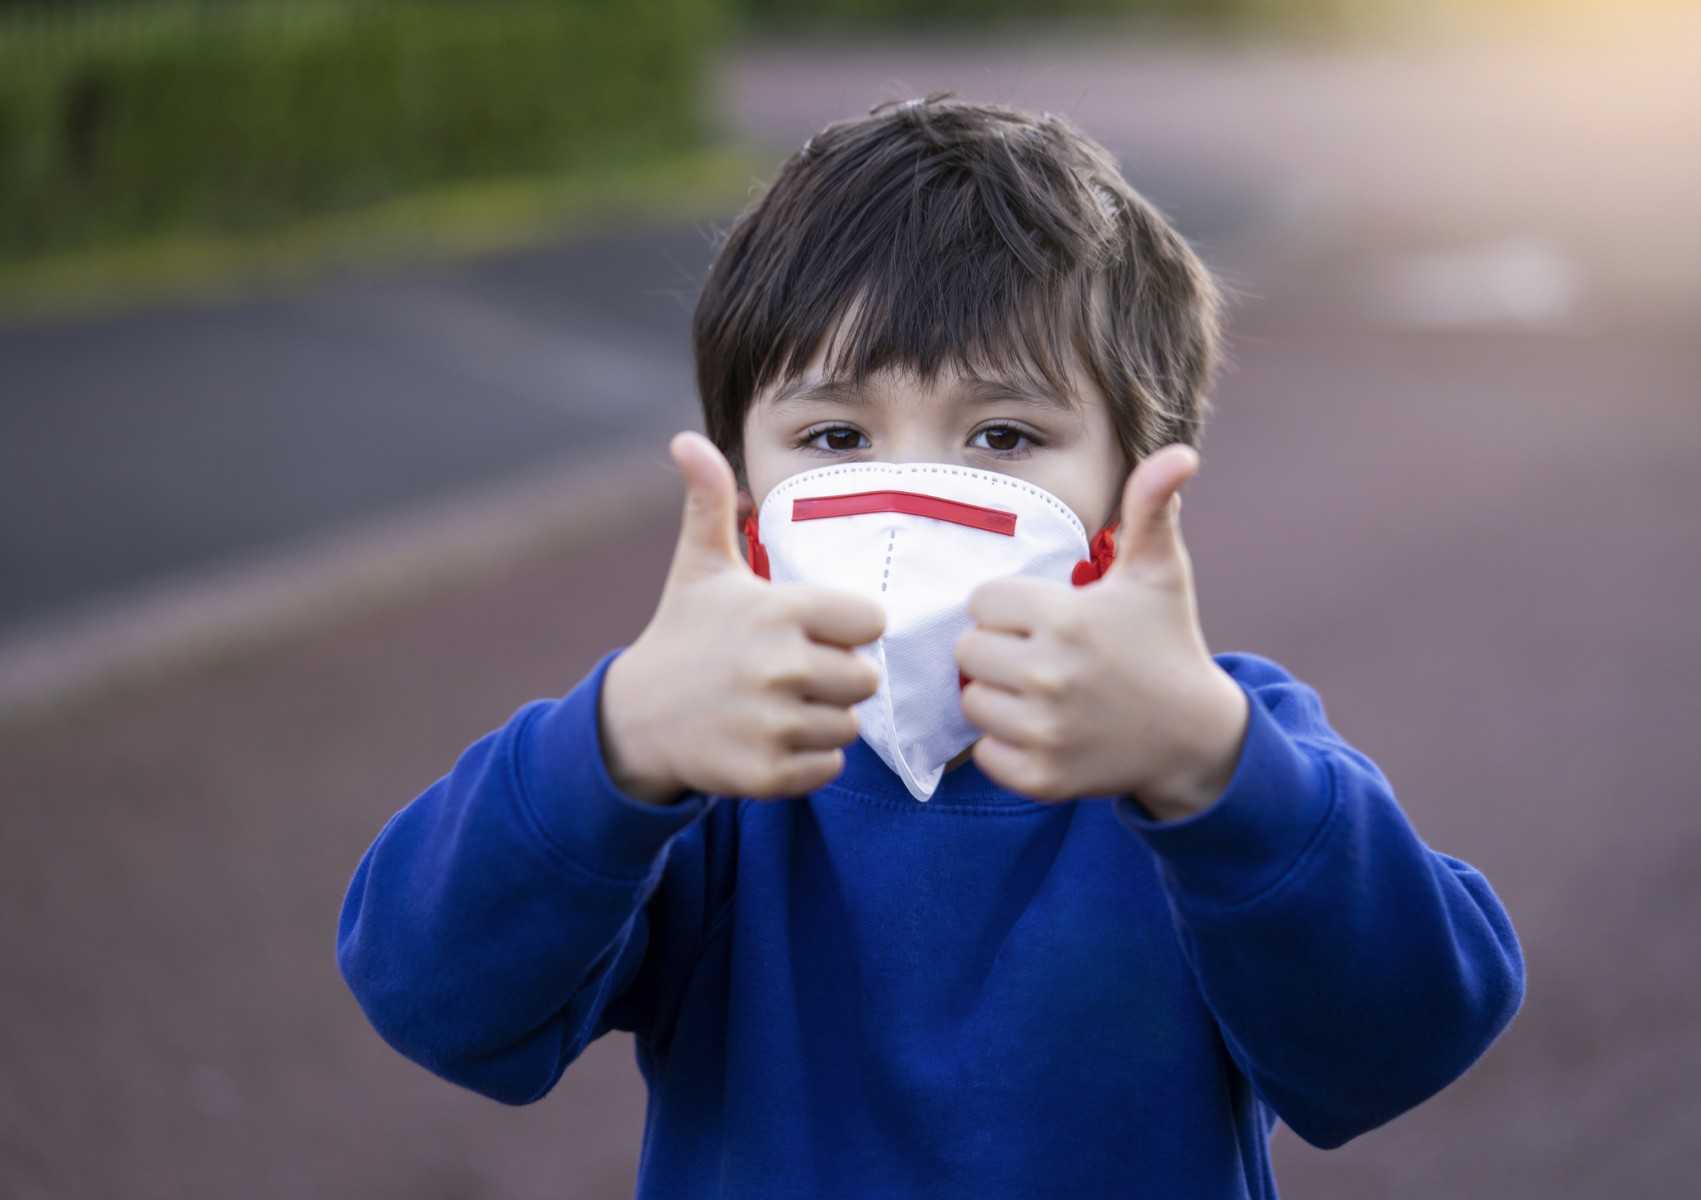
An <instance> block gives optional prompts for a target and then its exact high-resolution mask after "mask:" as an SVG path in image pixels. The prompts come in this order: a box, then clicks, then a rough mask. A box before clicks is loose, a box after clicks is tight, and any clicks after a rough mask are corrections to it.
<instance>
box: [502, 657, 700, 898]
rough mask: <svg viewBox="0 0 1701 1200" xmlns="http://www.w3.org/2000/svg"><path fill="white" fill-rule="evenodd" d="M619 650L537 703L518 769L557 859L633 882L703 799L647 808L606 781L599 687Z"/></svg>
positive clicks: (522, 738)
mask: <svg viewBox="0 0 1701 1200" xmlns="http://www.w3.org/2000/svg"><path fill="white" fill-rule="evenodd" d="M619 653H620V651H619V650H615V651H612V652H610V653H609V654H607V655H605V656H604V657H603V659H602V661H600V662H598V663H597V665H596V666H595V667H594V668H592V670H591V672H590V674H589V675H587V676H585V678H584V679H583V680H582V681H580V683H579V684H578V686H577V687H575V688H574V689H573V690H572V691H570V692H568V693H567V694H566V695H565V696H563V697H562V698H561V699H559V700H553V701H549V702H547V703H545V704H543V705H541V706H540V710H539V712H538V714H537V715H536V716H534V717H532V719H531V721H530V724H529V725H528V727H527V728H525V729H523V730H522V731H521V735H520V743H519V747H518V752H517V755H518V769H519V772H520V786H521V790H522V791H523V793H524V796H525V799H526V802H527V803H528V804H529V805H530V806H531V809H532V812H533V814H534V815H535V816H536V817H537V820H538V823H539V824H540V825H541V826H542V827H543V831H544V835H545V836H546V837H547V838H548V839H549V841H550V842H551V843H552V844H553V845H554V846H555V848H556V849H557V850H558V851H560V852H561V854H563V855H564V856H565V857H566V858H568V859H570V860H571V861H572V862H573V863H574V864H575V865H576V866H578V867H580V868H582V869H584V870H586V871H589V872H591V873H592V874H596V875H601V876H605V877H607V878H613V879H631V880H638V879H642V878H644V877H645V876H646V875H647V874H648V873H649V870H650V867H651V865H652V864H653V863H654V861H655V857H656V855H657V854H659V853H660V852H661V849H662V847H663V846H665V845H666V844H667V841H668V839H669V838H671V837H673V835H674V834H676V833H678V832H679V831H680V830H681V829H683V828H685V827H686V826H687V825H689V824H690V823H691V822H692V820H693V819H695V818H696V816H697V814H699V813H700V812H702V811H703V809H704V808H706V807H707V806H708V803H709V801H708V798H707V797H705V796H703V795H701V794H700V793H697V792H689V793H687V794H686V795H684V796H682V797H680V799H679V800H678V801H677V802H676V803H674V804H667V805H661V804H646V803H644V802H643V801H641V800H635V799H633V798H632V797H631V796H628V795H627V794H626V793H625V792H622V791H621V790H620V789H619V788H618V787H616V786H615V783H614V780H613V779H611V778H610V777H609V774H608V764H607V763H605V762H604V761H603V756H602V734H601V725H600V714H601V699H602V682H603V677H604V676H605V675H606V674H607V673H608V666H609V664H610V663H611V662H613V661H614V659H615V657H616V656H617V655H619Z"/></svg>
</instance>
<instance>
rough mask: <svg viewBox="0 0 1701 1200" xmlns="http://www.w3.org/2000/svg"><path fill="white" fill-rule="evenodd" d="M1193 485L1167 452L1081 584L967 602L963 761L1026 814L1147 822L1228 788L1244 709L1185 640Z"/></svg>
mask: <svg viewBox="0 0 1701 1200" xmlns="http://www.w3.org/2000/svg"><path fill="white" fill-rule="evenodd" d="M1198 470H1199V456H1198V454H1197V453H1196V452H1195V451H1194V450H1193V449H1192V448H1191V447H1189V446H1185V445H1180V444H1176V445H1170V446H1165V447H1164V448H1163V449H1161V450H1158V451H1156V452H1154V453H1153V454H1151V455H1149V456H1147V457H1146V458H1145V459H1143V460H1141V462H1140V463H1139V465H1138V466H1137V467H1136V468H1135V470H1134V472H1133V474H1132V475H1130V476H1129V479H1128V482H1127V484H1126V486H1125V487H1124V489H1123V497H1122V514H1121V523H1120V526H1119V528H1118V530H1117V535H1116V541H1117V545H1116V558H1115V561H1114V562H1113V563H1112V564H1111V567H1110V569H1109V570H1108V571H1107V572H1105V574H1104V577H1103V578H1101V579H1100V580H1098V581H1097V582H1096V583H1091V584H1088V585H1086V586H1085V587H1080V588H1076V587H1071V586H1070V585H1069V584H1065V583H1055V582H1052V581H1050V580H1040V579H1031V578H1012V579H998V580H994V581H992V582H991V583H986V584H982V585H981V586H980V587H979V588H977V589H976V590H975V592H974V593H973V595H971V596H970V597H969V615H970V616H971V617H973V618H974V621H975V627H974V628H972V629H970V630H969V631H968V632H967V633H965V634H964V635H963V636H962V637H961V638H960V639H958V642H957V647H956V653H957V665H958V666H959V667H960V668H961V669H962V671H963V673H964V674H965V675H967V676H968V677H969V679H970V682H969V684H968V685H967V686H966V687H965V688H964V689H963V712H964V714H965V715H967V716H968V718H969V720H970V721H972V722H974V723H975V724H976V725H977V726H979V727H980V728H981V729H982V730H983V731H984V733H985V736H984V737H982V738H981V739H980V741H979V742H977V743H976V744H975V749H974V755H975V761H976V762H977V763H978V764H980V767H981V769H982V770H984V771H985V772H986V773H987V774H988V775H990V776H992V778H994V779H996V780H998V781H999V782H1000V783H1003V784H1004V785H1005V786H1006V787H1010V788H1014V789H1015V790H1016V791H1019V792H1024V793H1026V794H1027V795H1030V796H1032V797H1034V798H1036V799H1039V800H1067V799H1072V798H1074V797H1078V796H1096V795H1109V794H1132V795H1133V796H1134V797H1135V798H1136V799H1137V800H1138V801H1139V802H1140V803H1141V804H1142V805H1143V806H1144V807H1145V808H1146V809H1147V810H1148V811H1149V812H1150V813H1152V815H1153V816H1155V817H1157V818H1159V819H1161V820H1162V819H1176V818H1179V817H1183V816H1186V815H1188V814H1189V813H1191V812H1196V811H1198V810H1200V809H1202V808H1205V807H1206V806H1208V805H1209V804H1210V803H1211V802H1212V801H1213V800H1215V799H1216V797H1217V796H1219V795H1220V794H1221V793H1222V791H1223V790H1224V789H1225V788H1226V787H1227V786H1228V783H1229V781H1230V779H1231V778H1232V777H1233V772H1234V767H1235V764H1236V762H1237V760H1238V758H1239V752H1240V745H1241V739H1242V737H1243V735H1244V733H1245V730H1246V721H1247V701H1246V695H1245V693H1244V692H1242V691H1241V688H1240V685H1239V684H1237V683H1236V682H1235V681H1234V679H1233V678H1232V677H1231V676H1230V675H1229V674H1228V672H1226V671H1224V670H1223V669H1222V668H1221V667H1220V666H1218V665H1217V663H1216V662H1215V660H1214V659H1212V657H1211V654H1210V651H1209V650H1208V649H1207V648H1206V646H1205V637H1204V634H1203V633H1202V632H1201V631H1200V628H1199V615H1198V609H1197V606H1196V604H1195V601H1194V596H1193V569H1192V563H1191V561H1190V560H1189V558H1188V554H1187V547H1186V546H1185V545H1184V544H1183V543H1182V540H1181V518H1180V515H1179V514H1180V511H1181V496H1180V494H1179V493H1180V491H1181V487H1182V485H1183V484H1185V483H1186V482H1187V481H1188V480H1189V479H1191V478H1192V477H1193V476H1194V474H1196V473H1197V472H1198Z"/></svg>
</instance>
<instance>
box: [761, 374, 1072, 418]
mask: <svg viewBox="0 0 1701 1200" xmlns="http://www.w3.org/2000/svg"><path fill="white" fill-rule="evenodd" d="M916 393H921V394H923V395H925V396H927V397H929V398H930V399H935V400H941V401H947V400H954V401H957V402H959V403H970V404H973V403H981V404H993V403H998V402H1016V403H1026V404H1037V405H1041V406H1044V407H1048V408H1060V409H1065V410H1071V411H1072V410H1074V409H1075V408H1077V407H1078V405H1079V397H1078V396H1077V395H1076V394H1075V391H1074V389H1058V388H1056V387H1053V386H1051V385H1050V384H1047V383H1045V382H1043V381H1041V380H1035V379H1029V378H1026V377H1025V376H1021V375H999V374H996V373H986V372H981V371H967V370H962V369H957V368H952V367H942V368H941V369H940V370H939V372H938V373H937V374H936V375H935V376H933V377H932V378H926V377H924V376H922V375H921V374H919V373H917V372H913V371H905V370H901V369H896V368H881V369H880V370H878V371H875V372H873V373H872V374H870V376H869V377H868V378H867V379H864V380H862V381H860V382H859V381H858V380H856V379H855V378H853V377H851V376H848V375H839V376H828V375H827V373H826V372H825V371H823V370H821V369H820V368H818V367H812V368H809V369H806V370H805V371H804V372H803V373H802V374H801V375H798V376H795V377H794V378H791V379H789V380H785V381H783V382H776V383H775V384H773V385H771V386H770V387H769V388H767V389H765V392H764V395H763V396H762V397H760V398H759V400H758V402H759V403H765V404H766V405H768V406H769V407H772V408H776V409H787V408H796V407H801V406H804V405H808V404H835V403H836V404H852V405H866V404H879V403H881V402H883V401H887V400H893V399H897V398H899V397H910V396H913V395H914V394H916Z"/></svg>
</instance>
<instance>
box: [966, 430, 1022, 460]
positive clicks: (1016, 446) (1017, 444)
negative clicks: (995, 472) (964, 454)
mask: <svg viewBox="0 0 1701 1200" xmlns="http://www.w3.org/2000/svg"><path fill="white" fill-rule="evenodd" d="M1033 440H1034V439H1033V438H1032V436H1031V435H1029V434H1028V432H1027V431H1026V430H1023V429H1018V428H1017V427H1016V426H1014V425H988V426H986V427H985V428H984V429H980V430H977V431H976V432H975V435H974V437H973V438H971V439H970V440H969V445H971V446H974V447H976V448H977V449H981V450H991V451H992V452H993V453H994V454H1014V453H1017V452H1019V451H1021V450H1022V449H1024V443H1031V442H1032V441H1033Z"/></svg>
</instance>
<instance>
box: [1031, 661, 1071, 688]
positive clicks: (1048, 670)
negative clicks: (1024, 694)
mask: <svg viewBox="0 0 1701 1200" xmlns="http://www.w3.org/2000/svg"><path fill="white" fill-rule="evenodd" d="M1067 686H1068V680H1067V679H1066V678H1065V676H1064V673H1063V671H1061V670H1060V669H1058V668H1057V667H1056V666H1053V665H1050V664H1045V665H1041V666H1033V667H1029V668H1028V670H1027V673H1026V674H1025V675H1024V677H1023V679H1022V687H1023V688H1024V689H1025V690H1026V691H1030V692H1033V693H1034V694H1035V695H1037V696H1060V695H1062V694H1063V692H1064V690H1065V688H1066V687H1067Z"/></svg>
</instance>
